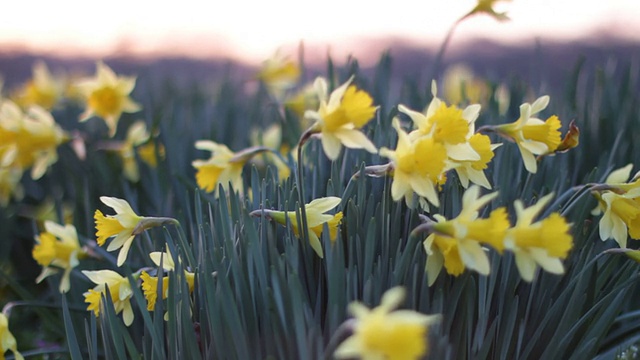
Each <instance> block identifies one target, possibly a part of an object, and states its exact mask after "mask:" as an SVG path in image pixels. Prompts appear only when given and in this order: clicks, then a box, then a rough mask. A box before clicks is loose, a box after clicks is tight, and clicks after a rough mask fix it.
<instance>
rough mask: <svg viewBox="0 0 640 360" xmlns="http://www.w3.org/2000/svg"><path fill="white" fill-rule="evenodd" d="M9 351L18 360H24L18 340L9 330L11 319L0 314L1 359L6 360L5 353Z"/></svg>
mask: <svg viewBox="0 0 640 360" xmlns="http://www.w3.org/2000/svg"><path fill="white" fill-rule="evenodd" d="M9 350H10V351H11V352H12V353H13V357H14V358H15V359H16V360H24V357H23V356H22V354H20V352H19V351H18V343H17V342H16V338H15V337H14V336H13V334H12V333H11V331H10V330H9V319H8V318H7V316H6V315H5V314H4V313H0V359H2V360H4V353H5V352H7V351H9Z"/></svg>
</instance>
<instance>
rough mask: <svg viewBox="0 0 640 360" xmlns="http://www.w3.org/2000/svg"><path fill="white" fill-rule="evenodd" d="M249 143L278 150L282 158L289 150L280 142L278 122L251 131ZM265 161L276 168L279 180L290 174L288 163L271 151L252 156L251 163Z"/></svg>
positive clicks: (262, 162) (280, 131) (260, 164)
mask: <svg viewBox="0 0 640 360" xmlns="http://www.w3.org/2000/svg"><path fill="white" fill-rule="evenodd" d="M251 145H253V146H264V147H267V148H269V149H271V150H272V151H275V152H278V153H279V154H280V155H281V156H282V157H284V158H286V157H287V156H288V154H289V152H290V147H289V146H288V145H287V144H284V143H283V142H282V127H281V126H280V125H279V124H272V125H271V126H269V127H268V128H266V129H265V130H264V131H261V130H254V131H252V132H251ZM265 162H267V163H270V164H273V165H275V167H276V168H277V169H278V179H280V181H284V180H286V179H287V178H288V177H289V175H291V169H290V168H289V165H287V163H285V162H284V161H282V158H281V157H280V156H278V155H276V154H274V153H273V152H265V153H264V154H262V156H260V157H255V158H253V163H255V164H257V165H258V166H264V165H265V164H264V163H265Z"/></svg>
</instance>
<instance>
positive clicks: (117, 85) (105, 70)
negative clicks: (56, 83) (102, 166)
mask: <svg viewBox="0 0 640 360" xmlns="http://www.w3.org/2000/svg"><path fill="white" fill-rule="evenodd" d="M96 68H97V71H96V76H95V77H94V78H89V79H84V80H81V81H80V82H78V84H77V85H76V86H77V87H78V89H79V90H80V92H81V93H82V94H83V96H84V98H85V100H86V107H87V108H86V110H85V112H84V113H82V114H81V115H80V121H87V120H89V119H90V118H92V117H94V116H98V117H100V118H102V119H103V120H104V121H105V122H106V124H107V127H108V128H109V136H110V137H113V136H114V135H115V134H116V130H117V128H118V120H120V116H121V115H122V113H123V112H124V113H134V112H137V111H140V109H141V106H140V105H139V104H137V103H136V102H134V101H133V100H132V99H131V98H130V97H129V95H130V94H131V92H132V91H133V88H134V87H135V85H136V78H135V77H125V76H117V75H116V74H115V73H114V72H113V70H111V68H109V67H108V66H107V65H105V64H104V63H103V62H98V63H97V65H96Z"/></svg>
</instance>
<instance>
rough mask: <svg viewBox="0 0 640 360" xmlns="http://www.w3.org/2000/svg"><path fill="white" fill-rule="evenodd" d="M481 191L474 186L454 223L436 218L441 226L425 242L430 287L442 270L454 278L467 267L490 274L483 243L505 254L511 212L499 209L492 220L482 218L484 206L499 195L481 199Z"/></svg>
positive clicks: (434, 229)
mask: <svg viewBox="0 0 640 360" xmlns="http://www.w3.org/2000/svg"><path fill="white" fill-rule="evenodd" d="M479 195H480V188H479V187H477V186H472V187H470V188H469V189H468V190H467V191H466V192H465V193H464V195H463V196H462V210H461V211H460V214H459V215H458V216H457V217H456V218H454V219H451V220H447V219H446V218H444V217H442V216H440V215H435V218H436V220H437V221H438V222H437V223H434V224H433V225H432V227H431V231H432V233H431V234H430V235H429V236H428V237H427V239H426V240H425V241H424V244H423V245H424V249H425V251H426V252H427V255H428V257H427V264H426V271H427V278H428V282H429V286H431V285H433V283H434V282H435V281H436V279H437V277H438V275H439V274H440V271H441V270H442V267H443V266H444V268H445V269H446V270H447V273H448V274H450V275H453V276H458V275H460V274H462V272H463V271H464V270H465V268H469V269H472V270H475V271H477V272H478V273H480V274H482V275H487V274H489V271H490V268H489V259H488V257H487V254H486V253H485V251H484V249H483V248H482V246H481V244H486V245H490V246H491V247H493V248H494V249H496V250H498V251H499V252H502V250H503V249H504V244H503V239H504V236H505V233H506V231H507V229H508V228H509V225H510V224H509V220H508V219H507V212H506V210H505V209H504V208H498V209H495V210H493V211H492V212H491V214H490V215H489V218H486V219H478V213H479V211H480V209H481V208H482V207H484V206H485V205H486V204H488V203H489V202H490V201H491V200H493V199H495V198H496V196H498V193H497V192H494V193H491V194H487V195H484V196H482V197H479Z"/></svg>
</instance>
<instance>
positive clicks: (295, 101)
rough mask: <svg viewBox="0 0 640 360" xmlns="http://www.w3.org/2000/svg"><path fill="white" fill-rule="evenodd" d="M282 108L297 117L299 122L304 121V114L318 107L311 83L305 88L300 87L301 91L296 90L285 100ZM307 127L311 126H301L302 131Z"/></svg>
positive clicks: (318, 101)
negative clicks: (299, 119)
mask: <svg viewBox="0 0 640 360" xmlns="http://www.w3.org/2000/svg"><path fill="white" fill-rule="evenodd" d="M284 106H285V107H286V108H287V109H290V110H291V111H293V112H294V113H295V114H296V115H298V117H299V118H301V120H304V113H305V112H306V111H307V110H315V109H317V108H318V106H320V100H319V99H318V92H317V91H316V88H315V87H314V86H313V83H310V84H307V85H306V86H304V87H302V89H300V90H298V91H297V92H296V93H294V94H293V95H292V96H291V97H290V98H288V99H287V100H285V102H284ZM305 125H306V126H305ZM309 126H311V124H306V123H303V124H302V128H303V129H306V128H308V127H309Z"/></svg>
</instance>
